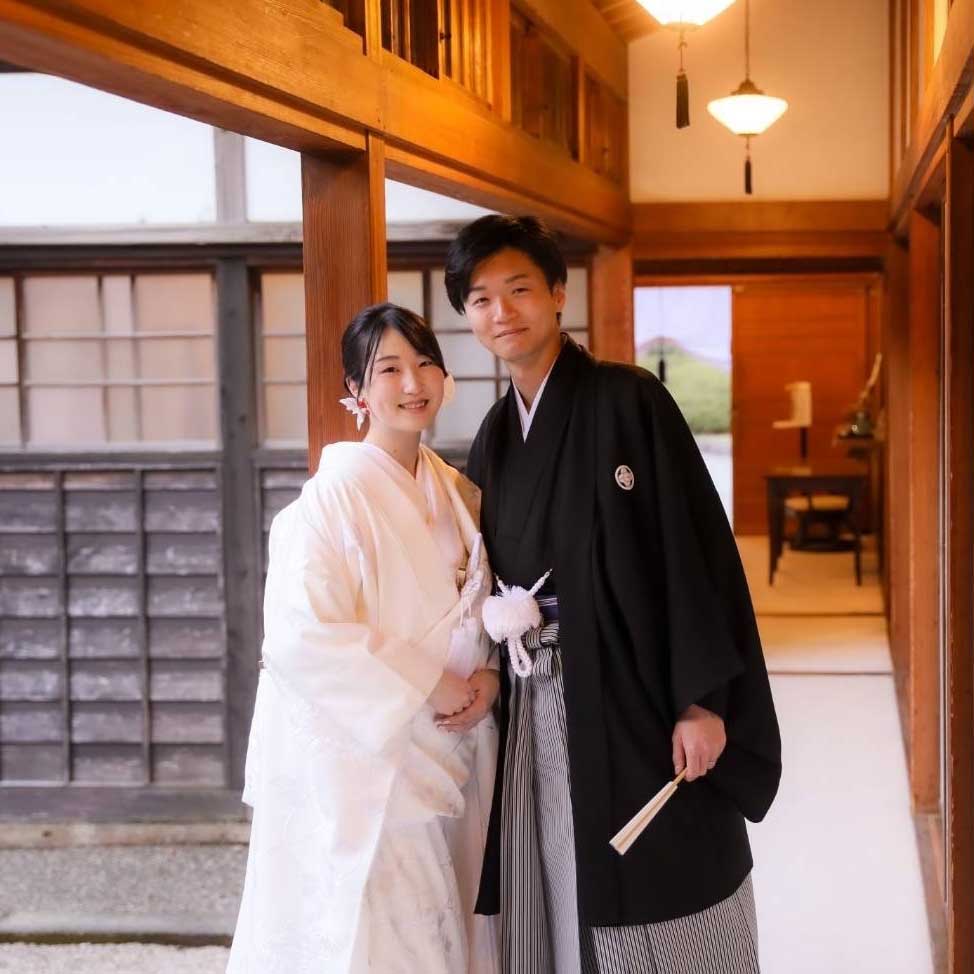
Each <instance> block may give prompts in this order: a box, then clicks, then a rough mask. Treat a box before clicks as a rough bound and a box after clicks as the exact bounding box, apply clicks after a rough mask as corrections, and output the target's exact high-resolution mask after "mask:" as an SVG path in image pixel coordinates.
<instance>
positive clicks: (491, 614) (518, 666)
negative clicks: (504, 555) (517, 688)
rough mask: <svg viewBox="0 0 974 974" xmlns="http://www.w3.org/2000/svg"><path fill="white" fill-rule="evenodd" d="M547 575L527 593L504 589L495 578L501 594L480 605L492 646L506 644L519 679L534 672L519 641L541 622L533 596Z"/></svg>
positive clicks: (515, 589)
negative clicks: (493, 644) (482, 606)
mask: <svg viewBox="0 0 974 974" xmlns="http://www.w3.org/2000/svg"><path fill="white" fill-rule="evenodd" d="M550 574H551V569H550V568H549V569H548V571H546V572H545V573H544V574H543V575H542V576H541V578H539V579H538V580H537V581H536V582H535V583H534V585H532V586H531V588H530V589H524V588H521V586H520V585H511V586H510V587H508V586H507V585H505V584H504V583H503V582H502V581H501V580H500V579H499V578H498V579H497V586H498V588H500V590H501V594H500V595H492V596H491V597H490V598H489V599H487V600H486V601H485V602H484V608H483V612H482V615H483V620H484V628H485V629H486V630H487V632H488V634H489V635H490V638H491V639H493V640H494V642H495V643H503V642H506V643H507V653H508V656H510V659H511V668H512V669H513V670H514V672H515V673H516V674H517V675H518V676H520V677H527V676H530V675H531V674H532V673H533V672H534V664H533V663H532V662H531V656H530V655H529V654H528V651H527V650H526V649H525V648H524V643H523V641H522V640H523V637H524V636H525V634H526V633H529V632H530V631H531V630H532V629H537V628H538V627H539V626H540V625H541V623H542V622H543V621H544V620H543V618H542V616H541V609H540V608H538V603H537V601H535V598H534V596H535V593H536V592H537V591H538V589H540V588H541V586H542V585H544V583H545V581H547V578H548V576H549V575H550Z"/></svg>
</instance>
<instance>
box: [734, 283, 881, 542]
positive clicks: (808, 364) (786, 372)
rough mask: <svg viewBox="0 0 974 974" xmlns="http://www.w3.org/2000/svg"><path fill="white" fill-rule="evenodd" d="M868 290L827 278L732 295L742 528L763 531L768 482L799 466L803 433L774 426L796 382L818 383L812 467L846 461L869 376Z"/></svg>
mask: <svg viewBox="0 0 974 974" xmlns="http://www.w3.org/2000/svg"><path fill="white" fill-rule="evenodd" d="M868 307H869V305H868V300H867V286H866V285H865V284H862V283H859V284H855V283H841V282H830V281H828V280H823V281H821V282H818V281H816V282H811V283H800V282H794V283H787V284H775V283H768V284H757V283H756V284H747V285H738V286H736V287H735V288H734V305H733V351H732V362H733V365H732V369H733V376H732V390H733V391H732V396H733V419H732V424H733V444H734V445H733V450H734V530H735V531H736V532H737V533H738V534H744V535H747V534H765V533H766V532H767V512H766V499H765V483H764V475H765V473H766V472H767V471H768V469H769V468H770V467H773V466H777V465H794V464H797V463H799V462H800V461H799V458H800V454H799V444H798V437H799V434H798V430H796V429H784V430H778V429H774V428H773V426H772V424H773V422H774V421H775V420H777V419H785V418H787V417H788V415H789V414H790V400H789V397H788V393H787V392H786V391H785V385H786V384H787V383H789V382H796V381H803V380H804V381H809V382H811V384H812V424H813V425H812V428H811V429H810V430H809V437H808V441H809V462H811V463H815V462H816V461H819V462H822V461H829V460H838V459H843V458H844V456H845V453H844V451H843V450H841V449H836V448H835V447H833V446H832V437H833V434H834V431H835V428H836V427H837V426H838V425H839V423H840V422H841V420H842V418H843V416H844V414H845V413H846V412H847V411H848V410H849V409H850V407H851V406H852V405H853V404H854V403H855V401H856V398H857V397H858V394H859V392H860V390H861V389H862V387H863V385H864V383H865V381H866V378H867V375H866V373H867V363H866V348H867V325H868Z"/></svg>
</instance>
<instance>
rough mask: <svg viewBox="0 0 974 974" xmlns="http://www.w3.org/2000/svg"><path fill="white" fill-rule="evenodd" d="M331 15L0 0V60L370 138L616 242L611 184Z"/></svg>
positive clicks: (164, 100)
mask: <svg viewBox="0 0 974 974" xmlns="http://www.w3.org/2000/svg"><path fill="white" fill-rule="evenodd" d="M575 2H576V3H578V4H579V5H580V7H581V6H586V5H587V3H583V0H575ZM332 14H334V11H331V10H330V8H328V7H327V6H325V5H323V4H313V5H311V6H309V4H308V2H307V0H277V2H275V3H273V4H269V3H265V2H263V0H233V2H231V0H212V2H209V3H205V4H201V3H194V2H192V0H141V2H140V3H138V4H119V3H117V2H115V0H75V2H71V0H64V2H61V3H59V4H58V5H57V6H56V8H54V7H52V6H51V5H50V4H48V3H45V2H43V0H0V58H4V57H7V58H9V57H13V56H16V58H17V59H18V60H20V61H23V62H24V63H25V64H27V65H28V66H29V67H32V68H34V69H37V70H42V71H49V72H53V73H55V74H60V75H63V76H64V77H68V78H71V79H73V80H76V81H80V82H81V83H83V84H88V85H92V86H94V87H97V88H102V89H104V90H106V91H112V92H114V93H116V94H119V95H122V96H124V97H127V98H132V99H134V100H136V101H142V102H144V103H146V104H150V105H155V106H157V107H159V108H163V109H167V110H170V111H175V112H177V113H179V114H183V115H187V116H190V117H192V118H197V119H200V120H201V121H204V122H208V123H210V124H213V125H216V126H218V127H220V128H225V129H230V130H233V131H236V132H241V133H243V134H246V135H251V136H254V137H256V138H260V139H264V140H266V141H270V142H275V143H278V144H281V145H286V146H289V147H291V148H294V149H297V150H299V151H301V152H307V153H310V154H313V155H321V154H329V153H332V152H334V151H336V150H340V149H343V148H352V149H359V150H361V149H364V146H365V133H366V132H369V131H370V132H376V133H378V134H380V135H383V136H384V137H385V139H386V141H387V142H388V144H389V146H390V149H393V148H394V149H396V150H398V151H400V152H402V153H403V154H404V156H405V157H406V158H408V159H410V160H411V161H412V164H413V166H414V167H418V168H429V169H430V170H432V171H435V172H436V173H437V178H438V179H439V180H440V181H441V184H442V185H443V186H444V188H446V189H447V191H448V192H452V193H454V194H457V195H464V193H467V194H472V195H476V196H477V197H478V200H477V201H478V202H484V203H486V205H492V203H491V202H490V201H492V200H498V199H502V198H504V199H508V200H509V201H510V206H509V208H511V209H518V210H531V209H535V208H536V207H543V208H545V209H546V210H548V211H556V212H560V213H563V214H564V217H565V219H564V221H563V222H565V223H566V224H571V225H573V227H574V228H575V230H578V229H581V228H585V229H586V232H587V233H588V234H590V235H591V236H592V238H593V239H596V240H600V241H605V242H613V241H618V240H620V239H624V238H625V237H626V236H628V232H629V203H628V199H627V198H626V194H625V192H624V190H623V189H622V188H621V187H620V186H617V185H615V184H613V183H612V181H611V180H609V179H606V178H604V177H602V176H599V175H597V174H596V173H594V172H592V171H591V170H589V169H588V168H587V167H585V166H583V165H581V164H579V163H577V162H575V161H573V160H571V159H568V158H566V157H565V154H564V153H563V152H559V151H558V149H557V148H556V147H554V146H550V145H547V144H545V143H543V142H542V141H540V140H538V139H533V138H531V137H530V136H529V135H527V134H526V133H524V132H521V131H519V130H517V129H515V128H514V127H513V126H511V125H510V124H507V123H506V122H505V121H504V120H503V117H502V116H499V115H496V114H495V113H493V112H491V111H490V110H489V109H487V108H486V107H485V106H484V104H483V103H482V102H479V101H478V100H477V99H475V98H473V97H472V96H469V95H468V94H467V93H466V92H464V91H462V90H461V89H459V87H458V86H457V85H455V84H452V83H450V82H448V81H439V80H437V79H435V78H432V77H430V76H429V75H427V74H425V73H424V72H422V71H420V70H418V69H416V68H414V67H413V66H412V65H410V64H408V63H406V62H404V61H402V60H401V59H399V58H396V57H394V56H393V55H391V54H389V52H387V51H381V52H378V53H379V55H380V56H379V57H375V56H372V57H369V56H366V55H365V54H364V53H363V42H362V38H361V37H360V36H359V35H358V34H356V33H354V32H353V31H351V30H348V29H347V28H345V27H342V26H340V25H339V24H338V22H337V19H336V18H335V17H334V16H332ZM592 16H593V17H595V18H596V19H597V20H599V22H600V23H601V19H600V18H598V15H597V14H596V13H595V12H594V11H592ZM601 26H602V28H603V29H605V30H608V28H607V27H606V26H605V24H604V23H601ZM370 36H371V35H370ZM592 36H593V38H597V36H598V35H597V34H596V33H593V35H592ZM581 39H582V40H583V41H584V38H581ZM594 43H595V42H594V41H593V44H594ZM620 43H621V42H620ZM596 46H597V45H596ZM620 50H621V58H622V60H621V61H620V63H621V64H622V65H623V67H624V63H625V50H624V48H621V49H620ZM586 51H587V48H586ZM373 53H375V52H373ZM583 53H584V52H583ZM595 53H596V54H597V51H596V52H595ZM586 56H588V57H589V58H590V60H591V56H594V55H592V53H591V52H588V53H587V55H586Z"/></svg>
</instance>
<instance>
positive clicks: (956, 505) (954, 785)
mask: <svg viewBox="0 0 974 974" xmlns="http://www.w3.org/2000/svg"><path fill="white" fill-rule="evenodd" d="M944 245H945V264H946V280H945V282H944V283H945V299H946V300H945V308H944V322H945V328H946V334H945V336H944V351H945V362H944V386H945V387H944V423H945V429H944V445H945V451H944V452H945V457H944V465H945V471H944V480H945V485H946V491H945V500H946V505H947V510H946V511H945V516H944V524H945V525H946V529H945V530H946V539H945V540H946V577H945V580H944V581H945V586H944V589H945V594H946V600H945V603H946V604H945V608H946V627H945V630H946V643H947V645H946V647H945V649H946V652H945V656H946V661H947V674H946V675H947V680H946V700H945V704H946V708H947V713H946V718H947V719H946V725H947V726H946V730H947V733H946V738H947V781H948V787H947V808H946V809H945V818H946V823H947V850H948V855H947V950H948V958H949V969H950V970H951V971H957V972H960V971H970V970H974V920H972V916H971V906H972V904H974V665H972V657H971V647H972V646H974V611H972V603H971V582H972V579H974V458H972V453H971V444H972V442H974V278H972V275H971V268H972V266H974V151H972V150H971V148H970V147H969V146H967V145H965V144H964V143H963V142H960V141H959V140H957V139H955V138H953V128H952V126H951V127H950V128H949V130H948V144H947V198H946V208H945V226H944Z"/></svg>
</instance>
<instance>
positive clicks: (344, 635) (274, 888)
mask: <svg viewBox="0 0 974 974" xmlns="http://www.w3.org/2000/svg"><path fill="white" fill-rule="evenodd" d="M342 363H343V367H344V372H345V377H346V378H345V383H346V386H347V388H348V391H349V392H350V393H351V398H350V399H345V400H342V401H343V403H345V404H346V406H347V407H348V408H350V409H351V410H352V411H353V412H355V413H356V415H357V416H358V417H359V425H360V426H361V424H362V422H363V421H367V422H368V431H367V434H366V436H365V440H364V442H361V443H356V442H344V443H334V444H332V445H330V446H327V447H326V448H325V449H324V451H323V452H322V455H321V462H320V465H319V467H318V472H317V473H316V474H315V475H314V476H313V477H312V478H311V479H310V480H309V481H308V482H307V483H306V484H305V485H304V488H303V490H302V491H301V495H300V497H299V498H298V499H297V500H295V501H294V502H293V503H292V504H290V505H289V506H288V507H286V508H285V509H284V510H283V511H281V513H280V514H278V516H277V517H276V518H275V519H274V522H273V525H272V527H271V534H270V565H269V569H268V575H267V585H266V591H265V596H264V631H265V635H264V643H263V650H262V653H263V668H262V671H261V676H260V683H259V687H258V690H257V701H256V706H255V711H254V718H253V724H252V727H251V733H250V743H249V749H248V754H247V772H246V786H245V790H244V801H246V802H247V803H248V804H250V805H252V806H253V809H254V814H253V827H252V832H251V841H250V852H249V857H248V862H247V877H246V882H245V886H244V893H243V900H242V902H241V906H240V915H239V917H238V920H237V928H236V933H235V935H234V940H233V946H232V949H231V952H230V962H229V966H228V968H227V970H228V974H278V972H280V974H312V972H313V974H364V972H377V974H400V972H401V974H416V972H419V971H422V972H424V974H496V972H497V971H498V961H497V952H496V942H495V930H494V926H493V924H494V920H493V919H492V918H489V917H483V916H476V915H475V914H474V903H475V901H476V896H477V890H478V887H479V883H480V869H481V863H482V857H483V848H484V842H485V838H486V832H487V822H488V816H489V812H490V801H491V796H492V793H493V778H494V769H495V766H496V753H497V731H496V726H495V724H494V721H493V717H492V715H491V708H492V705H493V703H494V700H495V698H496V696H497V693H498V689H499V680H498V674H497V671H496V668H492V665H491V661H490V660H489V654H490V644H489V641H488V640H487V638H486V637H485V635H484V633H483V629H482V625H481V623H480V609H481V605H482V602H483V600H484V598H486V597H487V596H488V595H489V594H490V588H491V578H490V573H489V567H488V565H487V563H486V557H485V555H484V554H483V549H482V546H481V539H480V534H479V531H478V503H479V498H478V497H477V495H476V488H475V487H474V486H473V485H472V484H471V483H470V482H469V481H467V480H466V479H465V478H464V477H462V476H461V475H460V474H459V473H458V472H457V471H456V470H454V469H453V468H452V467H450V466H448V465H447V464H446V463H444V462H443V461H442V460H441V459H440V458H439V457H438V456H437V455H436V454H435V453H433V452H432V451H431V450H429V449H427V448H426V447H425V446H423V445H422V444H421V443H420V436H421V434H422V432H423V431H424V430H425V429H427V428H428V427H429V426H430V424H431V423H432V422H433V420H434V419H435V417H436V414H437V412H438V411H439V408H440V406H441V404H442V403H443V401H444V394H445V393H446V395H447V396H449V394H450V393H451V392H452V377H448V376H447V372H446V366H445V365H444V362H443V356H442V353H441V352H440V348H439V345H438V343H437V341H436V338H435V336H434V334H433V332H432V330H431V329H430V328H429V327H428V326H427V325H426V324H425V322H423V320H422V319H421V318H419V317H418V316H416V315H415V314H413V313H412V312H410V311H407V310H405V309H403V308H399V307H396V306H395V305H392V304H381V305H375V306H373V307H370V308H366V309H365V310H364V311H362V312H361V313H360V314H359V315H358V317H356V318H355V320H354V321H353V322H352V323H351V324H350V325H349V327H348V329H347V330H346V332H345V334H344V336H343V339H342ZM493 667H496V663H494V664H493Z"/></svg>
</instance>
